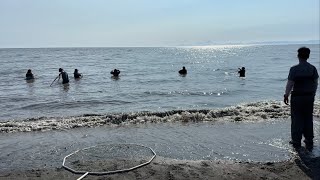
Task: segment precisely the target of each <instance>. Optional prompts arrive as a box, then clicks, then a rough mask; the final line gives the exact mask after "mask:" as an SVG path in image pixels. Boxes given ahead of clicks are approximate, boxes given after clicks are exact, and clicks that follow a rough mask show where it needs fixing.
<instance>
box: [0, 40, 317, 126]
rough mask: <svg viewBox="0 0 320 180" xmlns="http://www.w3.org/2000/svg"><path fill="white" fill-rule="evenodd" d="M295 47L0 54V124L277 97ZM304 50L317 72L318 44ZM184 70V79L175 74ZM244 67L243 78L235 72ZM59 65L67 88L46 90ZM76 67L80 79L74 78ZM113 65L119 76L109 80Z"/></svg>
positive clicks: (217, 105)
mask: <svg viewBox="0 0 320 180" xmlns="http://www.w3.org/2000/svg"><path fill="white" fill-rule="evenodd" d="M301 46H302V45H258V46H255V45H252V46H213V47H160V48H140V47H137V48H48V49H46V48H40V49H0V63H1V66H0V72H1V73H2V76H0V102H1V103H0V109H1V111H0V121H8V120H13V119H15V120H23V119H26V118H33V117H63V116H74V115H82V114H88V113H89V114H104V113H116V112H126V113H127V112H141V111H153V112H159V111H161V112H163V111H168V110H180V109H182V110H185V109H213V108H220V107H228V106H231V105H237V104H239V103H246V102H256V101H263V100H282V95H283V92H284V88H285V84H286V79H287V75H288V71H289V68H290V67H291V66H292V65H294V64H297V62H298V60H297V58H296V54H297V53H296V50H297V49H298V48H299V47H301ZM308 47H309V48H310V49H311V58H310V60H309V61H310V62H311V63H312V64H314V65H315V66H316V67H319V56H320V54H319V45H308ZM182 66H185V67H186V68H187V70H188V74H187V75H186V76H185V77H183V76H180V75H179V74H178V70H179V69H181V68H182ZM242 66H244V67H245V68H246V78H245V79H241V78H239V77H238V74H237V69H238V68H239V67H242ZM60 67H61V68H63V69H64V70H65V71H66V72H67V73H68V74H69V78H70V85H69V86H68V87H64V86H63V85H62V84H61V81H60V82H55V83H54V84H53V85H52V87H50V84H51V82H52V81H53V80H54V79H55V78H56V76H57V75H58V69H59V68H60ZM75 68H77V69H79V72H80V73H83V78H82V79H81V80H78V81H77V80H75V79H74V78H73V71H74V69H75ZM114 68H117V69H119V70H120V71H121V74H120V77H119V79H114V78H112V77H111V75H110V71H111V70H112V69H114ZM28 69H32V71H33V73H34V74H35V76H36V79H35V81H34V82H32V83H28V82H26V80H25V79H24V78H25V73H26V72H27V70H28ZM318 94H319V93H318ZM318 97H319V96H317V99H319V98H318Z"/></svg>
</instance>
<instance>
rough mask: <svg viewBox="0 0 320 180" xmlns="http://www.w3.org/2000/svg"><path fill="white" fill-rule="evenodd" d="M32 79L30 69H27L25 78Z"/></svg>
mask: <svg viewBox="0 0 320 180" xmlns="http://www.w3.org/2000/svg"><path fill="white" fill-rule="evenodd" d="M30 79H34V76H33V74H32V72H31V69H28V71H27V74H26V80H30Z"/></svg>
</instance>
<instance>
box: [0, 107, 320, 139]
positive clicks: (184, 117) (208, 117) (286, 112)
mask: <svg viewBox="0 0 320 180" xmlns="http://www.w3.org/2000/svg"><path fill="white" fill-rule="evenodd" d="M289 116H290V106H287V105H285V104H283V103H282V102H279V101H260V102H253V103H246V104H239V105H236V106H230V107H226V108H220V109H211V110H205V109H204V110H172V111H166V112H132V113H113V114H84V115H81V116H73V117H39V118H29V119H25V120H20V121H18V120H10V121H7V122H0V132H1V133H12V132H29V131H48V130H61V129H72V128H78V127H96V126H103V125H108V126H121V125H130V124H141V123H165V122H181V123H187V122H205V121H261V120H269V119H281V118H282V119H285V118H288V117H289ZM314 116H315V117H318V118H319V117H320V101H316V102H315V106H314Z"/></svg>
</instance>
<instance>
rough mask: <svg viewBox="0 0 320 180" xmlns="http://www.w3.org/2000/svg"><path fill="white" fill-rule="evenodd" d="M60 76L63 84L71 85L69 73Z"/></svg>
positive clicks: (63, 72)
mask: <svg viewBox="0 0 320 180" xmlns="http://www.w3.org/2000/svg"><path fill="white" fill-rule="evenodd" d="M60 74H61V77H62V84H67V83H69V77H68V73H66V72H65V71H62V72H61V73H60Z"/></svg>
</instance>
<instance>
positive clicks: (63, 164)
mask: <svg viewBox="0 0 320 180" xmlns="http://www.w3.org/2000/svg"><path fill="white" fill-rule="evenodd" d="M112 145H136V146H140V147H143V148H146V149H149V150H150V152H151V153H152V154H153V156H152V157H151V158H150V159H149V161H147V162H145V163H141V164H139V165H137V166H134V167H131V168H127V169H120V170H115V171H105V172H87V171H76V170H74V169H73V168H70V167H68V166H66V165H65V162H66V159H67V158H68V157H70V156H72V155H73V154H76V153H77V152H79V151H81V150H86V149H90V148H94V147H96V146H98V145H96V146H90V147H86V148H83V149H78V150H76V151H74V152H73V153H70V154H68V155H67V156H65V157H64V158H63V161H62V167H63V168H65V169H66V170H68V171H70V172H72V173H74V174H84V175H83V176H86V175H108V174H115V173H122V172H128V171H132V170H135V169H138V168H140V167H142V166H145V165H148V164H150V163H151V161H152V160H153V159H154V158H155V157H156V155H157V154H156V153H155V152H154V150H153V149H152V148H150V147H147V146H144V145H141V144H112Z"/></svg>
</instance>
